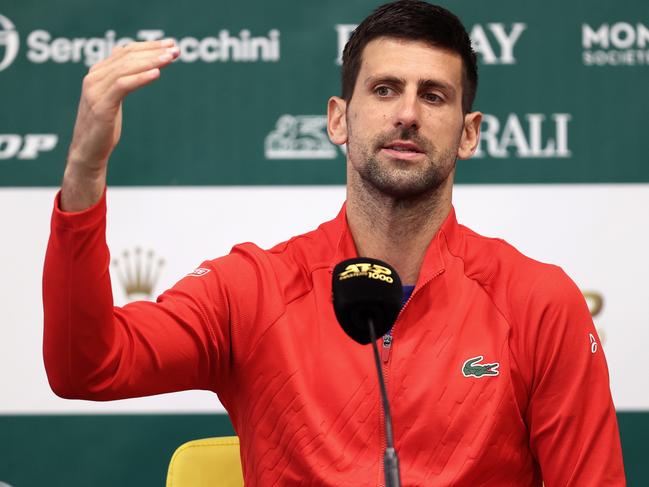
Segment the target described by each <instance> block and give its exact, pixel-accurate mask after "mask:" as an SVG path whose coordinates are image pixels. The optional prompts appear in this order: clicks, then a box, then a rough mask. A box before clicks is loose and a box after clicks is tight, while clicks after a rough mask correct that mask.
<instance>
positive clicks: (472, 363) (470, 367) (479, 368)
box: [462, 355, 500, 378]
mask: <svg viewBox="0 0 649 487" xmlns="http://www.w3.org/2000/svg"><path fill="white" fill-rule="evenodd" d="M482 359H484V357H483V356H482V355H478V356H477V357H472V358H470V359H469V360H467V361H466V362H464V365H463V366H462V375H463V376H464V377H469V376H473V377H477V378H480V377H483V376H485V375H487V376H488V375H498V374H499V372H498V367H500V364H499V363H498V362H494V363H493V364H479V363H478V362H480V361H482Z"/></svg>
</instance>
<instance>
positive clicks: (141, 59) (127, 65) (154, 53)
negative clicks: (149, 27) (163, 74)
mask: <svg viewBox="0 0 649 487" xmlns="http://www.w3.org/2000/svg"><path fill="white" fill-rule="evenodd" d="M179 54H180V50H179V49H178V47H167V48H163V49H151V50H146V51H140V52H131V53H129V54H128V56H124V57H122V58H120V59H116V60H112V62H110V63H107V64H105V65H104V66H102V67H100V68H98V69H96V70H94V71H92V72H90V73H88V74H89V75H90V76H91V77H92V78H93V79H97V80H98V82H101V81H104V80H105V81H106V82H109V83H110V82H112V81H114V80H115V79H117V78H119V77H121V76H129V75H131V74H137V73H139V72H143V71H148V70H149V69H153V68H162V67H164V66H166V65H168V64H169V63H171V62H172V61H173V60H174V59H176V58H177V57H178V56H179Z"/></svg>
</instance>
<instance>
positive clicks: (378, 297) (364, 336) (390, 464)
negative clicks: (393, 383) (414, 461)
mask: <svg viewBox="0 0 649 487" xmlns="http://www.w3.org/2000/svg"><path fill="white" fill-rule="evenodd" d="M332 278H333V281H332V292H333V303H334V312H335V313H336V319H337V320H338V323H340V326H341V327H342V329H343V330H344V331H345V333H347V335H349V336H350V338H352V339H353V340H355V341H357V342H358V343H360V344H362V345H367V344H368V343H371V344H372V348H373V350H374V362H375V364H376V371H377V373H378V376H379V386H380V390H381V399H382V401H383V411H384V413H385V433H386V434H385V437H386V448H385V454H384V456H383V467H384V473H385V487H400V486H401V477H400V475H399V458H398V457H397V452H396V451H395V449H394V439H393V435H392V418H391V416H390V405H389V404H388V394H387V391H386V389H385V381H384V379H383V372H382V370H381V361H380V359H379V350H378V348H377V346H376V340H377V334H378V335H379V336H382V335H385V334H386V333H387V332H388V331H389V330H390V328H391V327H392V325H393V324H394V321H395V320H396V319H397V316H398V315H399V311H400V310H401V299H402V297H403V287H402V286H401V279H399V275H398V274H397V271H395V270H394V269H393V268H392V267H390V266H389V265H388V264H386V263H385V262H382V261H380V260H378V259H370V258H369V257H358V258H355V259H349V260H344V261H342V262H341V263H340V264H338V265H336V267H334V270H333V277H332Z"/></svg>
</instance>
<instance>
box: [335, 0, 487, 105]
mask: <svg viewBox="0 0 649 487" xmlns="http://www.w3.org/2000/svg"><path fill="white" fill-rule="evenodd" d="M377 37H396V38H399V39H408V40H416V41H424V42H427V43H428V44H430V45H432V46H436V47H440V48H443V49H447V50H449V51H452V52H454V53H457V54H459V55H460V57H461V58H462V68H463V69H462V110H463V111H464V112H465V113H466V112H469V111H471V107H472V106H473V100H474V99H475V94H476V90H477V88H478V66H477V60H476V54H475V51H474V50H473V48H472V47H471V39H470V38H469V34H468V33H467V31H466V29H465V28H464V25H462V22H461V21H460V19H458V18H457V16H455V15H454V14H453V13H451V12H449V11H448V10H446V9H445V8H442V7H440V6H438V5H431V4H430V3H426V2H422V1H420V0H399V1H397V2H392V3H387V4H385V5H382V6H380V7H378V8H377V9H376V10H374V12H372V13H371V14H370V15H369V17H366V18H365V20H363V21H362V22H361V23H360V24H359V25H358V27H356V30H354V32H353V33H352V35H351V37H350V38H349V41H348V42H347V44H346V45H345V49H344V51H343V67H342V97H343V98H344V99H345V100H347V101H349V100H351V98H352V94H353V92H354V86H355V84H356V78H358V72H359V71H360V68H361V62H362V54H363V49H364V48H365V46H366V45H367V43H368V42H370V41H371V40H373V39H376V38H377Z"/></svg>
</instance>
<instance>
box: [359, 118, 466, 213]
mask: <svg viewBox="0 0 649 487" xmlns="http://www.w3.org/2000/svg"><path fill="white" fill-rule="evenodd" d="M350 135H351V134H350ZM396 139H400V140H407V141H411V142H414V143H415V144H417V146H418V147H419V148H420V149H422V150H423V151H424V152H425V154H426V158H425V160H424V161H417V162H413V161H401V160H398V159H391V160H389V161H386V160H380V159H379V152H380V150H381V148H382V147H384V146H385V145H386V144H388V143H389V142H390V141H393V140H396ZM352 145H353V144H350V146H349V152H350V153H349V157H350V158H354V159H355V160H357V161H361V164H360V166H358V165H355V167H356V168H357V172H358V174H359V176H360V178H361V179H362V181H363V182H364V183H365V184H366V185H369V186H370V187H371V188H374V189H375V190H377V191H379V192H380V193H381V194H383V195H385V196H388V197H391V198H393V199H395V200H397V201H403V202H405V201H407V200H417V199H420V198H422V197H425V196H427V195H434V194H435V193H437V191H438V190H439V188H441V187H442V186H443V184H444V183H445V182H446V181H447V180H448V178H449V176H450V174H451V173H452V171H453V170H454V169H455V162H456V154H457V148H456V149H455V150H453V149H452V148H450V149H446V150H443V151H440V150H438V149H437V148H436V147H435V146H434V144H433V143H432V142H431V141H429V140H428V139H426V138H424V137H422V136H421V135H419V134H418V133H417V132H416V130H412V129H408V128H405V127H404V128H402V129H395V130H394V131H392V132H390V133H389V134H384V135H381V136H378V137H376V138H375V139H374V140H373V141H371V143H370V144H369V147H368V146H361V147H354V148H353V147H352ZM383 159H384V157H383Z"/></svg>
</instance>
